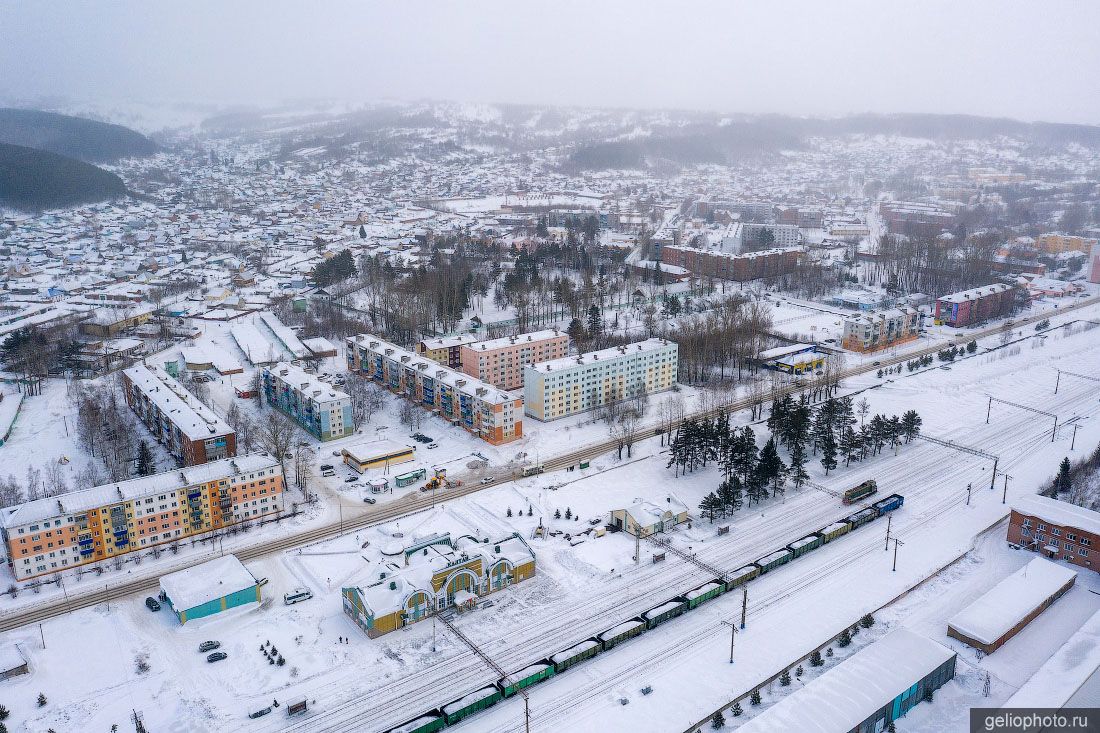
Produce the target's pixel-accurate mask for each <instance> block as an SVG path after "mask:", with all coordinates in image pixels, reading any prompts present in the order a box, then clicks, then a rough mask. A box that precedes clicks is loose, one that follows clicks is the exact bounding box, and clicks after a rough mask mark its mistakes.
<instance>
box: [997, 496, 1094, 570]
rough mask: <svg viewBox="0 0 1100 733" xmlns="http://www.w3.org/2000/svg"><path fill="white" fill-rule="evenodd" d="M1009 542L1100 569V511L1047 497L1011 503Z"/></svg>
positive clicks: (1046, 554) (1024, 499) (1066, 560)
mask: <svg viewBox="0 0 1100 733" xmlns="http://www.w3.org/2000/svg"><path fill="white" fill-rule="evenodd" d="M1008 541H1009V542H1011V543H1012V544H1014V545H1018V546H1020V547H1023V548H1026V549H1028V550H1032V551H1033V552H1038V553H1039V554H1041V555H1043V556H1044V557H1048V558H1050V559H1052V560H1054V559H1061V560H1063V561H1064V562H1068V563H1072V564H1074V565H1080V566H1081V567H1084V568H1091V569H1092V570H1096V571H1100V565H1098V564H1095V563H1094V562H1093V561H1094V560H1095V559H1096V558H1097V553H1100V512H1096V511H1093V510H1091V509H1085V508H1084V507H1079V506H1076V505H1074V504H1069V503H1066V502H1064V501H1058V500H1057V499H1051V498H1049V497H1046V496H1025V497H1022V498H1020V499H1017V500H1016V501H1015V502H1013V503H1012V512H1011V514H1010V515H1009V518H1008Z"/></svg>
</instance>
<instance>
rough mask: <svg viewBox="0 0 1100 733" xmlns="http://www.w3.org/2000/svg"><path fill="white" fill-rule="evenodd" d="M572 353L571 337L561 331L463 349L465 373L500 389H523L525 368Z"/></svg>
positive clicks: (462, 358)
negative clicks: (570, 351) (570, 348)
mask: <svg viewBox="0 0 1100 733" xmlns="http://www.w3.org/2000/svg"><path fill="white" fill-rule="evenodd" d="M568 353H569V336H568V335H566V334H564V333H562V332H561V331H559V330H558V329H556V328H555V329H551V330H547V331H535V332H534V333H524V334H520V335H519V336H505V337H503V338H498V339H491V340H489V341H478V342H477V343H475V344H467V345H465V346H463V347H462V348H461V349H460V354H461V357H460V358H461V362H462V366H461V368H462V371H464V372H466V373H467V374H469V375H470V376H471V377H477V378H478V379H480V380H481V381H483V382H488V383H489V384H492V385H494V386H496V387H499V388H500V389H509V390H511V389H523V368H524V367H525V366H527V365H528V364H536V363H538V362H540V361H550V360H551V359H560V358H561V357H563V356H565V355H566V354H568Z"/></svg>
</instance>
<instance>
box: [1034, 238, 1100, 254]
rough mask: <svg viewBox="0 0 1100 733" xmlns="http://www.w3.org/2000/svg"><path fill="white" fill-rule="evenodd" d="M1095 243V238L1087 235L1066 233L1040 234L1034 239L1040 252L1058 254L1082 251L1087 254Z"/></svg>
mask: <svg viewBox="0 0 1100 733" xmlns="http://www.w3.org/2000/svg"><path fill="white" fill-rule="evenodd" d="M1096 244H1097V240H1095V239H1089V238H1087V237H1071V236H1069V235H1066V234H1056V233H1055V234H1042V235H1040V236H1039V237H1038V239H1036V240H1035V246H1036V247H1038V248H1039V251H1040V252H1046V253H1047V254H1052V255H1058V254H1062V253H1063V252H1084V253H1085V254H1088V253H1089V252H1090V251H1091V250H1092V248H1093V247H1095V246H1096Z"/></svg>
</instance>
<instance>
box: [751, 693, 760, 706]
mask: <svg viewBox="0 0 1100 733" xmlns="http://www.w3.org/2000/svg"><path fill="white" fill-rule="evenodd" d="M749 703H750V704H752V705H759V704H760V690H753V691H752V694H751V695H749Z"/></svg>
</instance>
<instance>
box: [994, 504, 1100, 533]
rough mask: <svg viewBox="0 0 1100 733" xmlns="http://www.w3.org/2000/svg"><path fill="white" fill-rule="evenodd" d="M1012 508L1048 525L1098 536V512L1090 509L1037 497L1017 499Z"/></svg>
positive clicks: (1099, 531)
mask: <svg viewBox="0 0 1100 733" xmlns="http://www.w3.org/2000/svg"><path fill="white" fill-rule="evenodd" d="M1012 508H1013V509H1014V510H1015V511H1017V512H1019V513H1020V514H1026V515H1027V516H1030V517H1036V518H1038V519H1044V520H1046V522H1047V523H1048V524H1057V525H1059V526H1061V527H1073V528H1074V529H1080V530H1083V531H1085V532H1088V533H1090V534H1100V512H1096V511H1093V510H1092V509H1086V508H1084V507H1080V506H1077V505H1075V504H1069V503H1067V502H1064V501H1058V500H1057V499H1051V498H1050V497H1047V496H1038V495H1035V496H1025V497H1022V498H1020V499H1017V500H1016V501H1014V502H1012Z"/></svg>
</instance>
